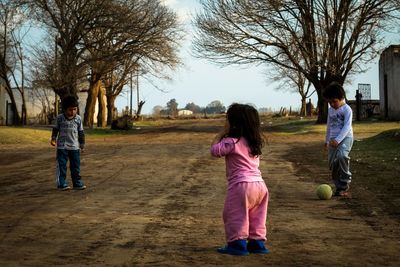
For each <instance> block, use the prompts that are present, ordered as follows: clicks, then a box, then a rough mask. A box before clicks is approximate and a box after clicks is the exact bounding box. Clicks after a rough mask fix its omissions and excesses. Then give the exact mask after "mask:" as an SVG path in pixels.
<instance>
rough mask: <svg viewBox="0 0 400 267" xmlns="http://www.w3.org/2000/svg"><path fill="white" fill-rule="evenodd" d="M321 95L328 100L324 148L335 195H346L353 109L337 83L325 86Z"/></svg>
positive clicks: (348, 180) (349, 178) (348, 184)
mask: <svg viewBox="0 0 400 267" xmlns="http://www.w3.org/2000/svg"><path fill="white" fill-rule="evenodd" d="M323 97H324V98H325V99H326V100H327V101H328V103H329V105H330V107H329V109H328V120H327V130H326V138H325V148H326V149H327V150H328V163H329V169H330V170H331V172H332V180H333V183H334V184H335V187H336V192H335V196H342V197H346V196H348V190H349V188H350V182H351V176H352V175H351V172H350V157H349V153H350V151H351V148H352V146H353V128H352V125H351V124H352V118H353V111H352V109H351V107H350V106H349V105H347V104H346V101H345V97H346V95H345V91H344V89H343V87H342V86H341V85H340V84H339V83H336V82H334V83H331V84H330V85H329V86H328V87H326V88H325V90H324V92H323Z"/></svg>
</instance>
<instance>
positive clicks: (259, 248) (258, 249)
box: [247, 240, 269, 254]
mask: <svg viewBox="0 0 400 267" xmlns="http://www.w3.org/2000/svg"><path fill="white" fill-rule="evenodd" d="M247 250H248V251H249V252H250V253H256V254H268V253H269V249H267V248H266V247H265V244H264V240H249V243H247Z"/></svg>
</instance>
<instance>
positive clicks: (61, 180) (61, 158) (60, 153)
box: [56, 149, 84, 188]
mask: <svg viewBox="0 0 400 267" xmlns="http://www.w3.org/2000/svg"><path fill="white" fill-rule="evenodd" d="M68 159H69V168H70V170H71V178H72V184H73V186H74V187H81V186H83V185H84V184H83V181H82V180H81V175H80V174H81V157H80V150H67V149H57V168H56V183H57V187H58V188H63V187H67V186H68V183H67V181H66V176H67V162H68Z"/></svg>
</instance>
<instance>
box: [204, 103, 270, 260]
mask: <svg viewBox="0 0 400 267" xmlns="http://www.w3.org/2000/svg"><path fill="white" fill-rule="evenodd" d="M263 144H264V140H263V137H262V134H261V129H260V118H259V116H258V112H257V110H256V109H255V108H254V107H252V106H249V105H243V104H232V105H231V106H230V107H229V108H228V111H227V119H226V122H225V129H224V131H222V132H221V133H219V134H217V135H216V136H215V138H214V140H213V142H212V145H211V154H212V155H213V156H215V157H225V163H226V177H227V179H228V190H227V194H226V197H225V205H224V211H223V219H224V224H225V236H226V241H227V245H226V246H224V247H222V248H219V249H218V252H220V253H225V254H232V255H249V253H262V254H267V253H269V250H268V249H267V248H266V247H265V245H264V241H265V239H266V226H265V222H266V218H267V208H268V189H267V186H266V185H265V182H264V180H263V178H262V176H261V172H260V170H259V168H258V166H259V164H260V155H261V148H262V146H263Z"/></svg>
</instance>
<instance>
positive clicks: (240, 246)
mask: <svg viewBox="0 0 400 267" xmlns="http://www.w3.org/2000/svg"><path fill="white" fill-rule="evenodd" d="M217 251H218V252H219V253H222V254H230V255H237V256H247V255H249V252H248V251H247V242H246V240H244V239H239V240H235V241H233V242H229V243H228V245H226V246H225V247H222V248H219V249H217Z"/></svg>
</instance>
